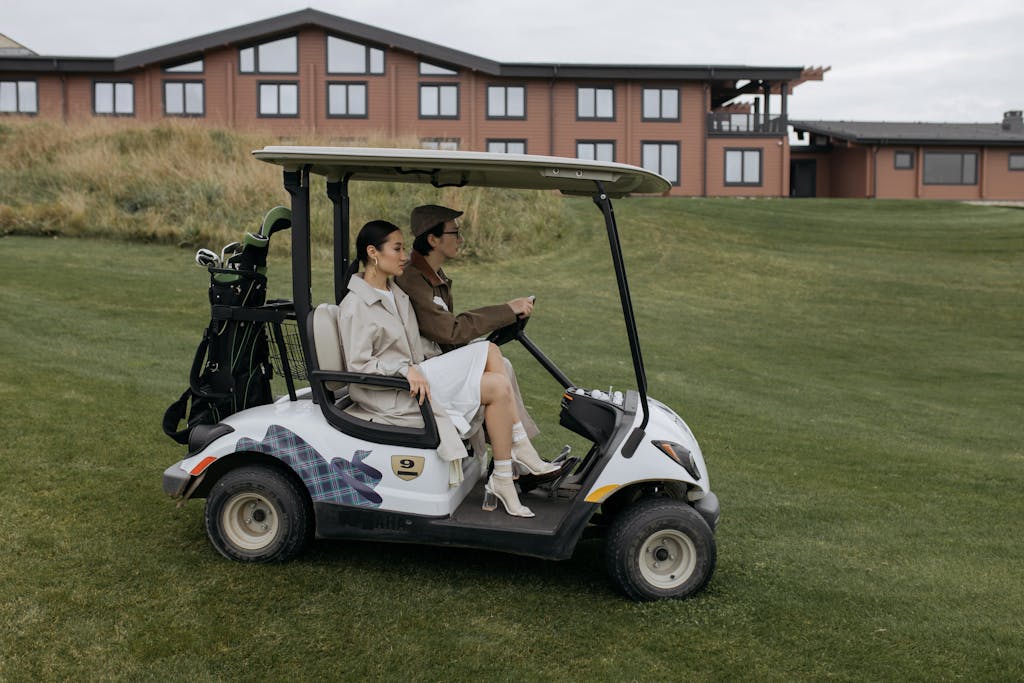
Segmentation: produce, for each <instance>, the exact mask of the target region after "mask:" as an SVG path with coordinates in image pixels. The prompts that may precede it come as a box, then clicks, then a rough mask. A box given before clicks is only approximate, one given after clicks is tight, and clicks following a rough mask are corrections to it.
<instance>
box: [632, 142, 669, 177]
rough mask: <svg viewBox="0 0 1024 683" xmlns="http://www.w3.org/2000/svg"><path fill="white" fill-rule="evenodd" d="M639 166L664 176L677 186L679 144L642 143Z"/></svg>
mask: <svg viewBox="0 0 1024 683" xmlns="http://www.w3.org/2000/svg"><path fill="white" fill-rule="evenodd" d="M640 160H641V165H642V166H643V167H644V168H646V169H647V170H648V171H654V172H655V173H657V174H659V175H661V176H664V178H665V180H667V181H669V182H670V183H672V184H673V185H678V184H679V143H678V142H644V143H642V144H641V145H640Z"/></svg>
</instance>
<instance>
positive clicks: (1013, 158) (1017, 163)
mask: <svg viewBox="0 0 1024 683" xmlns="http://www.w3.org/2000/svg"><path fill="white" fill-rule="evenodd" d="M1010 170H1011V171H1024V154H1010Z"/></svg>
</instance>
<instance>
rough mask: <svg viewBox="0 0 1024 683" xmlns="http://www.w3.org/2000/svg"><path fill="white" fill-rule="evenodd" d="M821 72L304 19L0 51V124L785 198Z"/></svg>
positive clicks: (687, 192)
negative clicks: (407, 146)
mask: <svg viewBox="0 0 1024 683" xmlns="http://www.w3.org/2000/svg"><path fill="white" fill-rule="evenodd" d="M12 42H13V41H12ZM17 47H19V48H20V47H21V46H17ZM825 71H826V69H822V68H811V69H808V68H803V67H752V66H708V65H701V66H687V65H659V66H650V65H584V64H552V63H544V64H537V63H514V64H509V63H499V62H495V61H491V60H489V59H485V58H482V57H478V56H476V55H471V54H467V53H464V52H459V51H457V50H453V49H451V48H448V47H445V46H442V45H437V44H435V43H429V42H425V41H422V40H417V39H415V38H411V37H409V36H404V35H401V34H397V33H392V32H390V31H386V30H383V29H380V28H377V27H374V26H369V25H366V24H361V23H357V22H353V21H349V20H347V19H343V18H341V17H337V16H333V15H330V14H325V13H323V12H319V11H316V10H312V9H306V10H302V11H298V12H294V13H291V14H286V15H282V16H279V17H275V18H271V19H267V20H265V21H258V22H255V23H252V24H247V25H244V26H239V27H236V28H232V29H228V30H225V31H218V32H216V33H211V34H208V35H204V36H199V37H197V38H192V39H189V40H184V41H181V42H177V43H173V44H170V45H164V46H162V47H156V48H153V49H150V50H144V51H141V52H136V53H133V54H129V55H124V56H121V57H114V58H76V57H53V56H41V55H36V54H34V53H32V52H31V51H28V50H25V49H24V48H21V50H17V49H12V50H8V51H0V117H4V116H7V117H38V118H46V119H55V120H60V121H65V122H68V123H75V122H83V121H89V120H93V119H97V118H110V119H125V120H135V121H141V122H154V121H160V120H165V119H169V118H188V119H194V120H196V121H200V122H202V123H205V124H209V125H211V126H217V127H228V128H236V129H243V130H257V131H267V132H269V133H272V134H276V135H280V136H294V135H299V134H302V135H312V136H316V135H323V136H325V137H330V138H331V139H333V140H337V139H339V138H341V139H344V138H353V139H358V138H360V137H366V136H371V135H378V134H383V135H386V136H391V137H399V136H401V137H407V136H415V137H416V138H418V139H419V141H420V143H421V144H422V145H423V146H427V147H438V148H457V149H467V150H488V151H497V152H511V153H515V152H525V153H530V154H552V155H557V156H569V157H574V156H578V157H582V158H598V159H603V160H612V161H618V162H624V163H629V164H635V165H638V166H643V167H645V168H649V169H651V170H654V171H657V172H659V173H661V174H662V175H664V176H665V177H666V178H668V179H669V180H670V181H672V183H673V189H672V191H671V193H670V194H673V195H681V196H729V195H742V196H769V197H780V196H787V195H789V193H790V177H789V174H790V148H789V141H788V135H787V131H788V120H787V117H788V108H789V97H790V95H791V94H792V92H793V89H794V88H795V87H796V86H797V85H799V84H800V83H802V82H804V81H807V80H821V79H822V78H823V74H824V72H825ZM742 96H747V97H745V98H744V100H746V101H748V102H749V100H750V99H751V98H750V96H753V100H754V101H753V104H752V105H751V104H738V103H737V102H738V98H741V97H742ZM773 105H774V106H775V107H777V110H773V108H772V106H773Z"/></svg>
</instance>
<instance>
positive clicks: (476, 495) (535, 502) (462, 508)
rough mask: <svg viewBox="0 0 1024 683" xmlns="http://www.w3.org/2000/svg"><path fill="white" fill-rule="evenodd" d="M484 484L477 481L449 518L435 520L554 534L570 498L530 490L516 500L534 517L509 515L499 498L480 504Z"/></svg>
mask: <svg viewBox="0 0 1024 683" xmlns="http://www.w3.org/2000/svg"><path fill="white" fill-rule="evenodd" d="M483 501H484V487H483V485H482V484H481V485H479V486H476V487H474V489H473V490H472V491H471V492H470V493H469V495H468V496H466V498H465V500H463V501H462V504H461V505H459V507H458V508H457V509H456V510H455V514H453V515H452V516H451V517H450V518H449V519H446V520H437V521H436V522H435V524H438V525H440V526H459V527H477V528H480V529H496V530H501V531H511V532H516V533H524V534H549V535H550V534H554V533H555V531H556V530H557V529H558V527H559V526H560V525H561V523H562V520H563V519H565V516H566V514H568V512H569V510H570V508H571V507H572V501H571V500H566V499H565V498H555V499H552V498H550V497H549V495H548V492H547V491H542V490H534V491H530V492H529V493H526V494H523V495H521V496H520V501H521V502H522V503H523V505H525V506H526V507H528V508H530V510H532V511H533V514H534V515H535V516H534V517H513V516H512V515H510V514H508V513H506V512H505V508H504V506H503V505H502V504H501V501H498V507H497V509H496V510H492V511H490V512H488V511H487V510H484V509H483V508H482V505H483Z"/></svg>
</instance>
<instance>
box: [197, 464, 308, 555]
mask: <svg viewBox="0 0 1024 683" xmlns="http://www.w3.org/2000/svg"><path fill="white" fill-rule="evenodd" d="M310 529H311V525H310V515H309V509H308V506H307V505H306V501H305V499H304V497H303V493H302V492H301V491H300V490H299V488H298V486H297V485H296V484H295V482H293V481H292V480H291V479H289V478H288V477H287V476H285V475H284V474H282V473H281V472H278V471H276V470H274V469H271V468H269V467H241V468H239V469H236V470H232V471H230V472H228V473H227V474H225V475H224V476H223V477H221V478H220V480H218V481H217V483H216V484H214V486H213V489H212V490H211V491H210V495H209V497H208V498H207V500H206V535H207V536H208V537H209V539H210V543H212V544H213V547H214V548H216V549H217V551H218V552H219V553H220V554H221V555H223V556H224V557H226V558H228V559H230V560H237V561H239V562H283V561H285V560H287V559H289V558H291V557H293V556H294V555H296V554H297V553H298V552H299V551H300V550H302V548H303V547H304V546H305V545H306V543H307V542H308V541H309V537H310Z"/></svg>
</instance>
